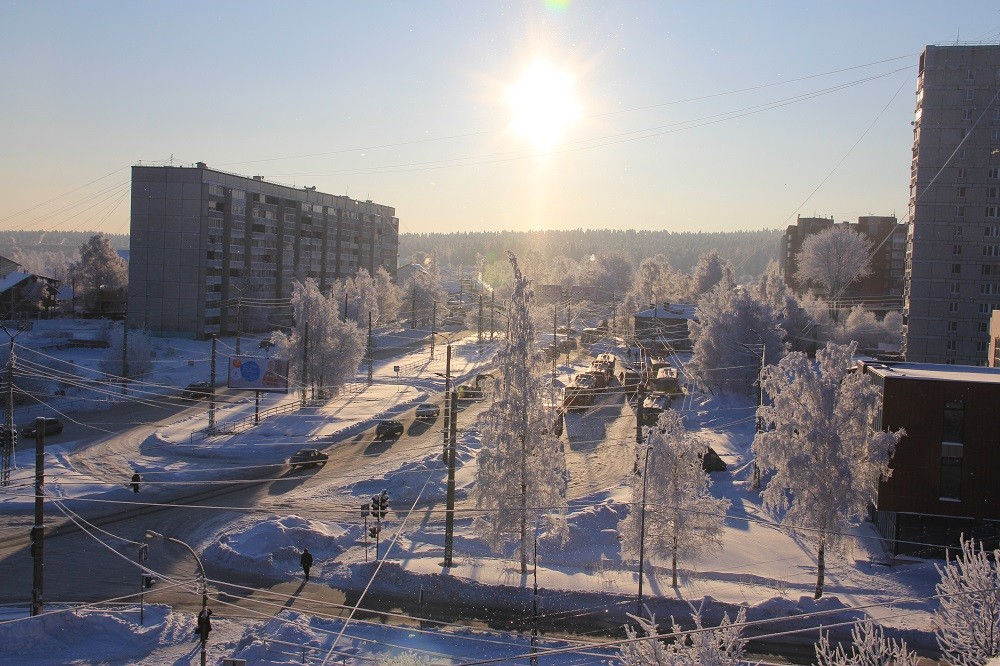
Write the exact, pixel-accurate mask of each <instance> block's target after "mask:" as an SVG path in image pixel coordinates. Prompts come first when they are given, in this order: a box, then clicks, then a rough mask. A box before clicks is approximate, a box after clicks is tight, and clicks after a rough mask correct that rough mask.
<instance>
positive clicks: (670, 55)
mask: <svg viewBox="0 0 1000 666" xmlns="http://www.w3.org/2000/svg"><path fill="white" fill-rule="evenodd" d="M553 4H555V3H545V2H523V3H522V2H505V3H493V2H485V1H482V2H481V1H479V0H476V1H468V2H448V3H444V2H433V3H432V2H417V1H407V2H382V3H374V2H332V1H331V2H321V1H316V2H305V1H303V2H282V3H275V2H205V1H202V2H189V1H182V0H173V1H171V2H135V1H134V0H132V1H128V2H101V1H94V2H38V1H28V2H14V1H12V0H0V80H2V81H3V96H2V100H3V102H2V104H0V128H2V130H0V131H2V136H3V141H2V144H3V145H2V149H0V155H2V158H0V193H2V196H0V233H2V232H3V231H5V230H9V229H20V228H39V229H73V228H76V229H79V230H87V231H90V230H100V231H108V232H122V231H127V230H128V199H127V189H126V188H127V178H128V169H127V167H128V166H129V165H131V164H134V163H136V162H137V161H139V160H142V161H144V162H146V161H151V162H155V161H164V160H167V159H169V158H170V156H171V155H172V156H173V158H174V160H175V163H179V164H191V163H193V162H195V161H205V162H207V163H208V164H209V166H213V167H217V168H220V169H224V170H228V171H233V172H237V173H241V174H245V175H257V174H260V175H263V176H265V177H266V178H268V179H270V180H274V181H278V182H283V183H288V184H294V185H296V186H304V185H315V186H316V187H317V188H318V189H319V190H321V191H326V192H331V193H335V194H344V193H346V194H348V195H349V196H351V197H354V198H359V199H372V200H374V201H378V202H380V203H384V204H388V205H391V206H395V207H396V210H397V215H398V216H399V218H400V229H401V231H403V232H404V233H405V232H429V231H468V230H478V229H485V230H499V229H538V228H557V229H563V228H640V229H666V230H671V231H699V230H700V231H728V230H737V229H761V228H779V227H783V226H784V225H786V224H789V223H790V221H794V218H795V214H796V213H797V212H798V213H800V214H802V215H804V216H807V215H814V214H815V215H823V216H827V217H829V216H833V217H836V218H837V219H838V220H843V219H852V220H853V219H855V218H857V216H858V215H866V214H877V215H883V214H892V213H893V212H895V213H896V214H897V215H898V216H899V217H900V218H901V219H902V218H903V217H904V216H905V214H906V201H907V196H908V189H907V188H908V178H909V159H910V147H911V137H912V134H911V128H910V120H911V119H912V112H913V101H914V90H915V81H916V65H917V58H918V55H919V53H920V51H921V49H922V48H923V47H924V46H925V45H927V44H937V43H947V42H954V41H955V40H956V39H960V40H962V41H991V42H992V43H997V40H998V39H1000V6H998V5H997V3H996V2H995V0H989V1H981V2H957V3H944V2H923V1H919V0H918V1H908V2H873V1H872V0H868V1H867V2H852V1H839V2H826V3H811V2H684V3H679V2H666V1H660V2H614V3H612V2H609V1H601V2H597V1H592V2H579V1H573V0H570V1H569V2H566V3H559V4H564V5H565V6H562V7H553V6H552V5H553ZM539 57H544V58H546V59H547V61H548V62H549V63H550V64H551V65H552V66H553V67H557V68H560V69H564V70H566V71H568V72H570V73H571V75H572V76H573V77H574V81H575V92H576V95H577V98H578V100H579V103H580V105H581V115H582V117H581V119H580V120H579V121H578V122H577V123H576V124H574V125H573V126H571V127H569V128H568V130H567V134H566V136H565V138H564V143H562V144H559V145H557V146H556V147H555V148H554V149H553V151H552V152H553V154H548V155H539V154H537V151H534V150H533V149H532V148H531V146H530V145H529V144H527V143H526V142H525V140H524V139H523V138H522V137H520V136H517V135H515V134H514V133H513V132H512V131H511V130H510V129H509V123H510V118H511V112H510V110H509V108H508V106H507V103H506V101H505V91H506V89H507V87H508V86H510V85H511V84H512V83H513V82H514V81H516V80H517V79H518V78H519V76H520V74H521V73H522V72H523V71H524V70H525V68H526V67H527V65H528V64H529V63H531V62H533V61H534V60H536V59H537V58H539ZM872 63H880V64H872ZM847 68H852V69H847ZM836 70H846V71H840V72H837V73H831V72H836ZM896 70H901V71H896ZM804 77H809V78H804ZM872 77H877V78H874V80H869V81H866V82H861V81H862V80H863V79H869V78H872ZM794 79H803V80H799V81H792V80H794ZM783 82H788V83H783ZM774 84H777V85H774ZM838 86H845V87H844V88H843V89H841V90H835V91H830V92H828V93H826V94H817V93H818V92H819V91H821V90H825V89H829V88H833V87H838ZM740 90H742V92H737V91H740ZM720 93H728V94H720ZM695 98H700V99H695ZM692 100H694V101H692ZM794 100H798V101H794ZM789 102H790V103H789ZM776 104H777V106H775V105H776ZM761 105H764V106H765V107H768V106H769V107H774V108H765V109H763V110H760V111H759V112H755V113H748V111H747V110H748V109H750V108H751V107H760V106H761ZM883 109H884V112H883ZM880 114H881V116H880ZM876 118H878V120H877V121H876ZM873 122H874V123H875V124H874V126H873V127H872V129H871V130H870V131H869V132H868V134H867V135H866V136H864V138H863V139H862V138H861V137H862V135H863V134H864V133H865V131H866V129H867V128H868V127H869V126H870V125H872V123H873ZM859 139H861V141H860V143H859V144H858V145H857V147H856V148H854V149H853V151H852V152H851V153H850V155H849V156H848V157H847V158H846V160H844V162H843V164H842V165H841V166H840V167H839V168H837V169H836V171H835V172H834V173H833V175H832V176H830V177H829V179H828V180H826V182H825V183H824V184H823V185H822V187H821V188H820V189H819V191H818V192H816V194H814V195H812V196H811V198H810V194H811V193H812V191H813V190H814V189H815V188H816V187H817V186H819V185H820V184H821V183H823V181H824V179H826V178H827V175H828V174H829V173H830V171H831V170H833V169H834V168H835V167H836V166H837V164H838V162H840V161H841V160H842V159H843V158H844V156H845V155H847V153H848V152H849V151H851V148H852V146H853V145H854V144H855V143H856V142H858V140H859ZM305 155H311V156H309V157H304V156H305ZM296 156H298V157H296ZM283 158H286V159H283ZM116 170H117V171H116ZM112 172H114V173H112ZM106 174H112V175H110V176H109V177H107V178H104V179H102V180H100V181H98V182H97V183H94V184H92V185H89V186H88V187H85V188H83V189H81V190H79V191H77V192H73V193H71V194H68V195H66V196H64V197H62V198H60V199H58V200H56V201H54V202H52V203H50V204H48V205H45V206H41V207H39V208H35V209H34V210H31V211H29V212H24V213H20V214H17V213H19V212H20V211H22V210H24V209H27V208H29V207H33V206H36V205H38V204H42V203H43V202H46V201H48V200H50V199H52V198H53V197H57V196H59V195H63V194H65V193H67V192H69V191H70V190H73V189H74V188H77V187H80V186H82V185H84V184H86V183H88V182H90V181H93V180H94V179H98V178H101V177H102V176H105V175H106ZM105 189H106V192H104V193H102V194H98V192H101V191H102V190H105ZM87 195H93V198H91V199H88V200H87V201H86V202H84V201H83V198H84V197H85V196H87ZM807 199H808V200H807ZM804 201H805V202H806V203H804V204H803V202H804ZM74 203H79V205H77V206H76V207H68V206H69V204H74ZM115 204H117V207H115ZM64 207H66V209H65V210H62V208H64ZM88 207H89V208H88ZM83 209H86V210H83ZM81 211H82V212H81ZM71 216H72V217H71Z"/></svg>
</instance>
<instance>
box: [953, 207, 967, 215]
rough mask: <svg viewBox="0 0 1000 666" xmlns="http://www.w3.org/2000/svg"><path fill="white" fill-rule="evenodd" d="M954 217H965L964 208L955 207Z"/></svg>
mask: <svg viewBox="0 0 1000 666" xmlns="http://www.w3.org/2000/svg"><path fill="white" fill-rule="evenodd" d="M955 217H965V206H956V207H955Z"/></svg>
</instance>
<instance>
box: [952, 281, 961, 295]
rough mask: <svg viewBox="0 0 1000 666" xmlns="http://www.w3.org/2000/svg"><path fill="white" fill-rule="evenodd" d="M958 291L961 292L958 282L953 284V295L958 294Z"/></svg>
mask: <svg viewBox="0 0 1000 666" xmlns="http://www.w3.org/2000/svg"><path fill="white" fill-rule="evenodd" d="M958 291H959V285H958V283H957V282H952V283H951V293H953V294H957V293H958Z"/></svg>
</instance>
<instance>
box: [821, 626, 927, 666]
mask: <svg viewBox="0 0 1000 666" xmlns="http://www.w3.org/2000/svg"><path fill="white" fill-rule="evenodd" d="M816 664H817V666H917V654H916V653H915V652H910V651H909V650H907V649H906V641H900V642H899V643H897V642H896V641H894V640H891V639H888V638H886V637H885V634H884V633H883V631H882V628H881V627H879V626H877V625H875V624H874V623H872V622H860V623H858V624H856V625H854V628H853V629H851V651H850V652H847V651H846V650H844V646H842V645H837V646H833V645H831V644H830V634H829V632H827V633H823V632H820V638H819V643H817V644H816Z"/></svg>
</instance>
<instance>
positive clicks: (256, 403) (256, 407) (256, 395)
mask: <svg viewBox="0 0 1000 666" xmlns="http://www.w3.org/2000/svg"><path fill="white" fill-rule="evenodd" d="M253 424H254V425H260V391H254V392H253Z"/></svg>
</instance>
